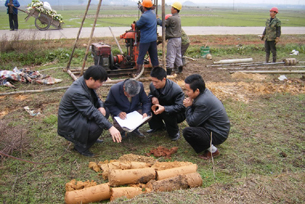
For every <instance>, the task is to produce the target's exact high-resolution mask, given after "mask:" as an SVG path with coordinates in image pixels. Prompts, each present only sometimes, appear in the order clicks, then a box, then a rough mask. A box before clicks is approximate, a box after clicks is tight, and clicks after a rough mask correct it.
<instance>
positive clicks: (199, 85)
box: [184, 74, 205, 93]
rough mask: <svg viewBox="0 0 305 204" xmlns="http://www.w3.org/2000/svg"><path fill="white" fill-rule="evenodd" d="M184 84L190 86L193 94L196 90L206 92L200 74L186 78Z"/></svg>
mask: <svg viewBox="0 0 305 204" xmlns="http://www.w3.org/2000/svg"><path fill="white" fill-rule="evenodd" d="M184 82H185V83H186V84H189V85H190V88H191V89H192V90H193V92H195V91H196V89H199V91H200V93H203V92H204V90H205V83H204V80H203V78H202V77H201V76H200V75H199V74H192V75H190V76H188V77H186V78H185V80H184Z"/></svg>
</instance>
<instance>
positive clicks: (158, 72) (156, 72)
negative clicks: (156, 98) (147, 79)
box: [150, 67, 167, 81]
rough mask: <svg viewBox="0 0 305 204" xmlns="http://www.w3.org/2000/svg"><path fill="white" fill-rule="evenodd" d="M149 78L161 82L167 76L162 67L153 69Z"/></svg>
mask: <svg viewBox="0 0 305 204" xmlns="http://www.w3.org/2000/svg"><path fill="white" fill-rule="evenodd" d="M150 76H151V77H155V78H157V79H159V80H160V81H162V80H163V79H164V78H166V76H167V74H166V71H165V70H164V69H163V68H162V67H155V68H153V69H152V70H151V72H150Z"/></svg>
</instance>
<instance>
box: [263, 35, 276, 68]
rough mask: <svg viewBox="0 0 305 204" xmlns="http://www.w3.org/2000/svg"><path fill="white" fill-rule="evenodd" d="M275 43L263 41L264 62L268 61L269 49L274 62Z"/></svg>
mask: <svg viewBox="0 0 305 204" xmlns="http://www.w3.org/2000/svg"><path fill="white" fill-rule="evenodd" d="M275 46H276V43H275V41H267V40H266V41H265V51H266V63H268V62H269V57H270V51H271V53H272V57H273V58H272V61H273V62H276V47H275Z"/></svg>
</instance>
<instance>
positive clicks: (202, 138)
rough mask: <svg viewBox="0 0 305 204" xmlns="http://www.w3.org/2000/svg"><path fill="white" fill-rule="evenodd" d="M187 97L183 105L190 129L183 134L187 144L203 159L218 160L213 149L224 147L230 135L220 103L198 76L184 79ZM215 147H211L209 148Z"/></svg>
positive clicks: (217, 153)
mask: <svg viewBox="0 0 305 204" xmlns="http://www.w3.org/2000/svg"><path fill="white" fill-rule="evenodd" d="M185 88H186V95H187V96H188V98H186V99H184V101H183V105H184V106H185V107H186V121H187V123H188V124H189V126H190V127H186V128H184V130H183V136H184V138H185V140H186V141H187V142H188V143H189V144H190V145H191V146H192V147H193V149H194V150H195V151H196V153H200V152H202V151H205V152H204V154H203V155H200V157H201V158H203V159H210V158H211V157H212V156H213V157H216V156H219V155H220V153H219V151H218V149H217V148H216V147H215V146H214V145H219V144H221V143H223V142H224V141H225V140H226V139H227V138H228V135H229V130H230V121H229V118H228V115H227V113H226V110H225V108H224V106H223V104H222V103H221V101H220V100H219V99H218V98H217V97H216V96H214V95H213V93H212V92H211V91H210V90H208V89H207V88H206V87H205V83H204V81H203V79H202V77H201V76H200V75H199V74H193V75H190V76H188V77H187V78H186V79H185ZM211 143H212V145H210V144H211Z"/></svg>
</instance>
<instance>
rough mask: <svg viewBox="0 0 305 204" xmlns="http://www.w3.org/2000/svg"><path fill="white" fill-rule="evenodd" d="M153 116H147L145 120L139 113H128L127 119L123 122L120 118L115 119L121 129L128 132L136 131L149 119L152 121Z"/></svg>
mask: <svg viewBox="0 0 305 204" xmlns="http://www.w3.org/2000/svg"><path fill="white" fill-rule="evenodd" d="M150 118H151V116H147V117H145V118H143V115H141V114H140V113H139V112H137V111H133V112H131V113H128V114H127V115H126V118H125V119H124V120H122V119H121V118H120V117H119V116H115V117H114V119H115V120H116V121H117V122H118V123H119V125H120V126H121V128H123V130H125V131H127V132H132V131H134V130H135V129H136V128H137V127H139V126H140V125H142V124H143V123H145V122H146V121H147V120H148V119H150Z"/></svg>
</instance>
